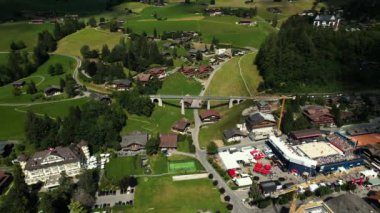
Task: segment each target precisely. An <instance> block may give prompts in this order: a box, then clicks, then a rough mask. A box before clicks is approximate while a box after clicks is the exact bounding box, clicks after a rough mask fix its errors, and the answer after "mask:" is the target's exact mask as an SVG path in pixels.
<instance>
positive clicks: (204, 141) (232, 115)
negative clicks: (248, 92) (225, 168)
mask: <svg viewBox="0 0 380 213" xmlns="http://www.w3.org/2000/svg"><path fill="white" fill-rule="evenodd" d="M252 104H253V103H252V101H245V102H243V103H241V104H239V105H237V106H234V107H233V108H231V109H221V114H222V118H221V119H220V120H219V121H218V122H216V123H215V124H211V125H207V126H203V127H202V128H201V129H200V132H199V144H200V147H201V148H202V149H203V148H206V147H207V145H208V144H209V143H210V142H211V141H214V140H223V131H224V130H226V129H229V128H233V127H235V126H236V124H237V123H241V122H242V119H243V117H242V115H241V113H242V111H243V110H244V109H245V108H248V107H250V106H251V105H252Z"/></svg>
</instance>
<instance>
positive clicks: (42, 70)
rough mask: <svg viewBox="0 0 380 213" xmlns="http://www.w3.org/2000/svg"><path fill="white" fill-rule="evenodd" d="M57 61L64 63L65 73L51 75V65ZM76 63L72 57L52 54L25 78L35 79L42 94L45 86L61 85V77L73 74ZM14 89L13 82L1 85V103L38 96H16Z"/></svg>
mask: <svg viewBox="0 0 380 213" xmlns="http://www.w3.org/2000/svg"><path fill="white" fill-rule="evenodd" d="M0 55H3V54H0ZM57 63H60V64H62V66H63V70H64V72H65V73H63V74H61V75H56V76H50V75H49V74H48V69H49V66H50V65H55V64H57ZM75 63H76V62H75V60H74V59H72V58H69V57H66V56H60V55H52V56H50V58H49V60H48V61H47V62H45V63H44V64H43V65H41V66H40V67H39V68H38V70H37V71H36V72H35V73H33V74H32V75H30V76H29V77H26V78H25V79H26V82H29V81H31V80H33V81H34V83H36V85H37V89H38V91H39V92H40V93H39V94H41V92H42V91H43V89H44V88H46V87H48V86H50V85H59V81H60V78H65V76H66V75H67V74H69V75H71V74H72V72H73V71H74V68H75ZM12 91H13V86H12V83H10V84H8V85H5V86H2V87H0V103H24V102H30V101H31V99H32V98H33V97H35V96H36V95H29V94H26V93H24V94H22V95H21V96H14V95H13V93H12ZM23 92H25V88H24V89H23Z"/></svg>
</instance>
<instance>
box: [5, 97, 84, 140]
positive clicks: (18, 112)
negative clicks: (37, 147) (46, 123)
mask: <svg viewBox="0 0 380 213" xmlns="http://www.w3.org/2000/svg"><path fill="white" fill-rule="evenodd" d="M87 101H88V99H87V98H82V99H76V100H69V101H64V102H57V103H44V104H38V105H33V106H19V107H14V106H0V118H1V121H2V122H0V129H1V130H2V131H0V140H22V139H23V138H24V123H25V113H26V111H28V110H30V111H33V112H35V113H38V114H40V115H44V114H47V115H49V116H51V117H58V116H60V117H64V116H66V115H67V114H68V112H69V108H70V107H71V106H80V105H83V104H84V103H85V102H87Z"/></svg>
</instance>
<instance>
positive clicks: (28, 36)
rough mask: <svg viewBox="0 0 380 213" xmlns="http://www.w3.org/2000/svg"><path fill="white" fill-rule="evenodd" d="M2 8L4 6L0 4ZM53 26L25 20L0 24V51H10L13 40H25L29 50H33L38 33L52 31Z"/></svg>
mask: <svg viewBox="0 0 380 213" xmlns="http://www.w3.org/2000/svg"><path fill="white" fill-rule="evenodd" d="M0 1H1V0H0ZM0 8H2V7H1V6H0ZM0 11H1V9H0ZM0 14H1V13H0ZM53 27H54V25H53V24H28V23H25V22H15V23H5V24H0V35H2V36H1V39H0V51H9V50H10V44H11V43H12V41H20V40H22V41H24V43H25V44H26V46H27V49H28V50H33V48H34V46H36V43H37V35H38V33H39V32H42V31H43V30H49V31H52V30H53Z"/></svg>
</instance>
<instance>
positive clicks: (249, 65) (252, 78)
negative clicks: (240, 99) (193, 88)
mask: <svg viewBox="0 0 380 213" xmlns="http://www.w3.org/2000/svg"><path fill="white" fill-rule="evenodd" d="M240 58H241V57H235V58H232V59H231V60H230V61H229V62H227V63H226V64H224V66H223V67H222V68H221V69H220V70H219V71H218V72H217V73H216V74H215V75H214V78H213V79H212V81H211V83H210V85H209V86H208V88H207V90H206V92H205V95H215V96H227V95H236V96H249V95H250V93H249V92H248V91H247V88H246V86H245V84H244V81H243V79H242V76H241V75H240V71H239V64H238V63H239V60H240ZM253 58H254V55H253V54H249V55H245V56H243V57H242V59H241V60H240V65H241V69H242V75H243V77H244V79H245V81H246V83H247V86H248V89H249V90H250V92H251V94H253V93H255V92H256V89H257V86H258V85H259V83H260V82H261V81H262V78H261V77H260V76H259V73H258V71H257V69H256V67H255V66H254V65H253Z"/></svg>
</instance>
